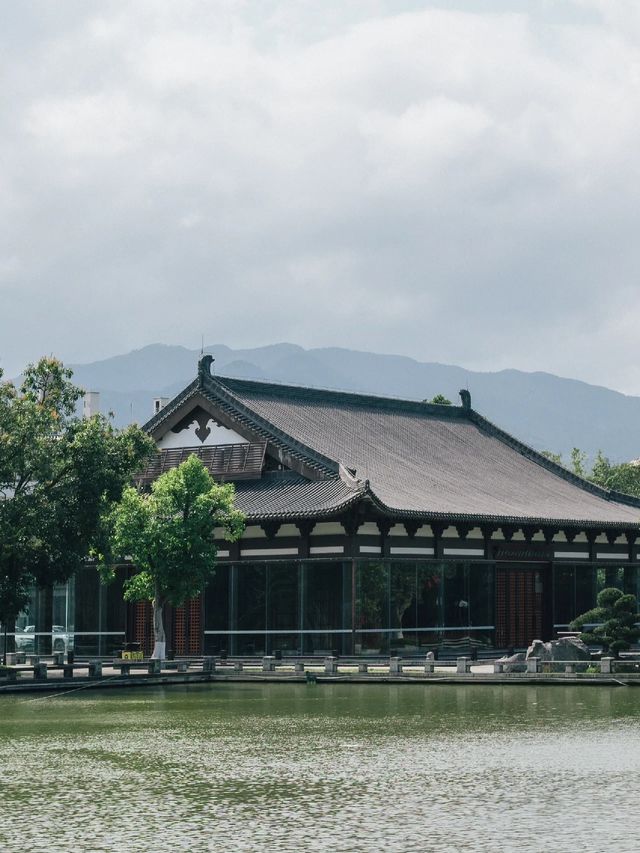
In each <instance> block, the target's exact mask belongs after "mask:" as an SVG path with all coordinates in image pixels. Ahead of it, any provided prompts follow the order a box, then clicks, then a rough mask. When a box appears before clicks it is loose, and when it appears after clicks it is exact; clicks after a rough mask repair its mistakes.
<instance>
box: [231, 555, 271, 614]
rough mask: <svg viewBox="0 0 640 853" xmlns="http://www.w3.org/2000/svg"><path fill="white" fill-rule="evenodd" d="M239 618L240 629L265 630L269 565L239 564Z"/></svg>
mask: <svg viewBox="0 0 640 853" xmlns="http://www.w3.org/2000/svg"><path fill="white" fill-rule="evenodd" d="M237 571H238V620H237V627H238V630H239V631H264V630H265V628H266V627H267V626H266V603H267V567H266V566H264V565H253V564H248V565H239V566H238V567H237Z"/></svg>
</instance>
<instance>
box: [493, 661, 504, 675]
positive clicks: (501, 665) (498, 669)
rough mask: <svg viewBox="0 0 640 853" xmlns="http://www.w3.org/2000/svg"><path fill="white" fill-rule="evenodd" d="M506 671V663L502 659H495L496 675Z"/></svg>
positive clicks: (494, 671)
mask: <svg viewBox="0 0 640 853" xmlns="http://www.w3.org/2000/svg"><path fill="white" fill-rule="evenodd" d="M503 672H504V663H503V662H502V661H500V660H494V662H493V673H494V675H502V673H503Z"/></svg>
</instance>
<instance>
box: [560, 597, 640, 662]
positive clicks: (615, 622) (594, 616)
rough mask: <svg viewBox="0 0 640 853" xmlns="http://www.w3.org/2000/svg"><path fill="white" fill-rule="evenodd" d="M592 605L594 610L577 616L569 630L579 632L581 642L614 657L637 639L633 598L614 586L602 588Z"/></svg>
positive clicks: (638, 618) (639, 633)
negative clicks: (603, 650)
mask: <svg viewBox="0 0 640 853" xmlns="http://www.w3.org/2000/svg"><path fill="white" fill-rule="evenodd" d="M596 602H597V606H596V607H594V608H593V609H592V610H588V611H587V612H586V613H583V614H582V615H581V616H578V617H577V618H576V619H574V620H573V622H572V623H571V625H570V626H569V627H570V628H571V630H572V631H582V633H581V634H580V637H581V639H582V640H583V642H585V643H591V644H597V645H601V646H602V647H603V648H604V649H605V651H609V652H613V653H614V654H615V655H616V656H617V655H618V654H619V653H620V652H621V651H625V650H626V649H628V648H629V646H630V645H631V644H632V643H634V642H636V640H637V639H638V637H640V628H639V627H638V625H637V623H638V622H639V621H640V613H638V602H637V600H636V597H635V595H625V593H623V592H622V591H621V590H619V589H616V588H615V587H609V588H607V589H603V590H602V592H600V593H599V595H598V598H597V599H596ZM583 629H585V630H583Z"/></svg>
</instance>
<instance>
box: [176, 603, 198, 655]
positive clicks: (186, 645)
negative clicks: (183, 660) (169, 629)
mask: <svg viewBox="0 0 640 853" xmlns="http://www.w3.org/2000/svg"><path fill="white" fill-rule="evenodd" d="M173 647H174V651H175V653H176V655H189V656H191V655H201V654H202V599H201V598H199V597H198V598H191V599H189V601H187V602H186V603H185V604H184V605H183V606H182V607H176V609H175V610H174V615H173Z"/></svg>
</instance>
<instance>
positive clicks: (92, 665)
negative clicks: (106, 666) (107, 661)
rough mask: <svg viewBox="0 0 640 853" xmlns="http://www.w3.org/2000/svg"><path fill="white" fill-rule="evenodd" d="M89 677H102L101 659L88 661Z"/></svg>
mask: <svg viewBox="0 0 640 853" xmlns="http://www.w3.org/2000/svg"><path fill="white" fill-rule="evenodd" d="M89 678H102V661H101V660H91V661H89Z"/></svg>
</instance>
